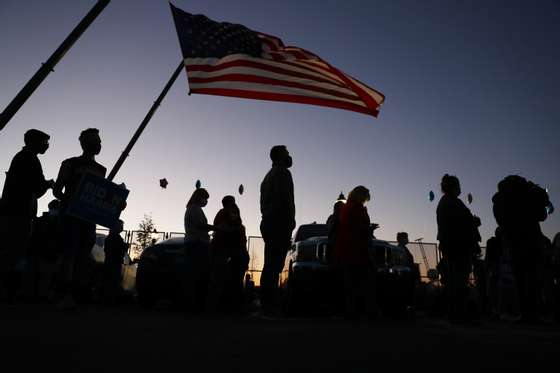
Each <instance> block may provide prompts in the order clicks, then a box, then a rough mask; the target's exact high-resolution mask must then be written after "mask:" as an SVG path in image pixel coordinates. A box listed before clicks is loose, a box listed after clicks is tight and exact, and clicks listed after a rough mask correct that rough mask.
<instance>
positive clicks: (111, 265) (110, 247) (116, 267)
mask: <svg viewBox="0 0 560 373" xmlns="http://www.w3.org/2000/svg"><path fill="white" fill-rule="evenodd" d="M122 231H123V222H122V220H119V221H118V222H117V224H116V225H115V226H114V227H113V228H111V230H110V231H109V234H108V235H107V237H106V238H105V244H104V245H103V250H104V252H105V261H104V263H103V300H104V301H105V302H106V303H109V304H115V303H116V302H117V301H118V299H119V296H120V295H121V294H122V287H121V281H122V276H121V274H122V264H123V260H124V256H125V254H126V251H127V250H128V245H127V244H126V242H124V239H123V238H122V236H121V232H122Z"/></svg>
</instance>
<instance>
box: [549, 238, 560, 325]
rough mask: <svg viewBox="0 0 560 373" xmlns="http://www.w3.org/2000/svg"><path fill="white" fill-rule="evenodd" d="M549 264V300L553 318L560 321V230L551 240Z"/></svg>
mask: <svg viewBox="0 0 560 373" xmlns="http://www.w3.org/2000/svg"><path fill="white" fill-rule="evenodd" d="M550 266H551V275H552V280H553V281H552V286H551V297H552V299H551V302H552V312H553V316H554V319H555V320H556V322H557V323H560V232H559V233H556V235H555V236H554V239H553V240H552V247H551V255H550Z"/></svg>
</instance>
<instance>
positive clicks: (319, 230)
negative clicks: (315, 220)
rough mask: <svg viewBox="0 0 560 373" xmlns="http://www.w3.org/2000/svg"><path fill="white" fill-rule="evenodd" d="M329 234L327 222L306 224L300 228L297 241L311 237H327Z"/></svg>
mask: <svg viewBox="0 0 560 373" xmlns="http://www.w3.org/2000/svg"><path fill="white" fill-rule="evenodd" d="M328 235H329V228H328V227H327V225H326V224H306V225H302V226H300V227H299V228H298V230H297V232H296V237H295V241H296V242H299V241H305V240H307V239H308V238H311V237H326V236H328Z"/></svg>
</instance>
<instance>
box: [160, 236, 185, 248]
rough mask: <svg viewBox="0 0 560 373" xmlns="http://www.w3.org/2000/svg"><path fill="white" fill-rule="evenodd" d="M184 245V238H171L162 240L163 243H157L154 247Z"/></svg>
mask: <svg viewBox="0 0 560 373" xmlns="http://www.w3.org/2000/svg"><path fill="white" fill-rule="evenodd" d="M184 244H185V238H184V237H171V238H168V239H167V240H163V241H159V242H158V243H156V245H172V246H175V245H184Z"/></svg>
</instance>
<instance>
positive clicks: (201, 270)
mask: <svg viewBox="0 0 560 373" xmlns="http://www.w3.org/2000/svg"><path fill="white" fill-rule="evenodd" d="M208 198H210V194H208V192H207V191H206V189H204V188H198V189H196V190H195V191H194V192H193V194H192V195H191V198H190V199H189V201H188V203H187V209H186V211H185V254H186V257H187V269H188V273H187V284H186V286H187V288H186V291H187V301H188V303H189V305H190V306H191V307H193V310H195V311H199V310H200V309H201V308H202V307H203V305H204V300H205V298H206V293H207V289H208V275H209V270H210V253H209V251H208V250H209V245H210V236H209V234H208V232H209V231H212V230H214V227H213V226H211V225H209V224H208V220H207V219H206V215H205V214H204V211H203V210H202V208H203V207H205V206H206V205H207V204H208Z"/></svg>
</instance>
